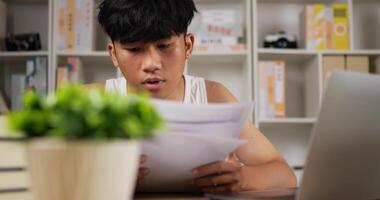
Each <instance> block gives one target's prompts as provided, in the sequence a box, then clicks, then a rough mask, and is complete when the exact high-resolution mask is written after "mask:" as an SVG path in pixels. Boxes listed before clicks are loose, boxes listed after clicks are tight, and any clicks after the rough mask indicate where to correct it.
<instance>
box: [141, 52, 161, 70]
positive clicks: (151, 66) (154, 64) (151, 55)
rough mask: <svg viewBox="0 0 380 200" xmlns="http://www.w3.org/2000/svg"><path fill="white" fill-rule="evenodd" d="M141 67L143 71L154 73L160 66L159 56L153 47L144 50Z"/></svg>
mask: <svg viewBox="0 0 380 200" xmlns="http://www.w3.org/2000/svg"><path fill="white" fill-rule="evenodd" d="M141 67H142V69H143V71H144V72H145V73H154V72H155V71H157V70H160V69H161V68H162V64H161V56H160V54H159V52H157V50H155V49H149V51H147V52H146V55H145V57H144V60H143V62H142V66H141Z"/></svg>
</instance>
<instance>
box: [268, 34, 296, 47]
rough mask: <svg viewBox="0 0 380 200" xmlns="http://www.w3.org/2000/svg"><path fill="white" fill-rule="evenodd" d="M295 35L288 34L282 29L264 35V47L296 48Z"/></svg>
mask: <svg viewBox="0 0 380 200" xmlns="http://www.w3.org/2000/svg"><path fill="white" fill-rule="evenodd" d="M297 46H298V45H297V41H296V37H295V36H292V35H288V34H286V33H285V32H283V31H280V32H278V33H274V34H269V35H267V36H265V39H264V47H265V48H280V49H296V48H297Z"/></svg>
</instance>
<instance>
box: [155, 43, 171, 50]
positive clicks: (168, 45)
mask: <svg viewBox="0 0 380 200" xmlns="http://www.w3.org/2000/svg"><path fill="white" fill-rule="evenodd" d="M169 47H170V44H159V45H158V48H160V49H167V48H169Z"/></svg>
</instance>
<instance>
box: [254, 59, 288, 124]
mask: <svg viewBox="0 0 380 200" xmlns="http://www.w3.org/2000/svg"><path fill="white" fill-rule="evenodd" d="M259 96H260V97H259V113H260V118H262V119H266V118H274V117H285V62H284V61H260V62H259Z"/></svg>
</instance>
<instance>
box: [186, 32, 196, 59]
mask: <svg viewBox="0 0 380 200" xmlns="http://www.w3.org/2000/svg"><path fill="white" fill-rule="evenodd" d="M194 41H195V36H194V34H192V33H188V34H186V37H185V49H186V58H190V56H191V54H192V53H193V48H194Z"/></svg>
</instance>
